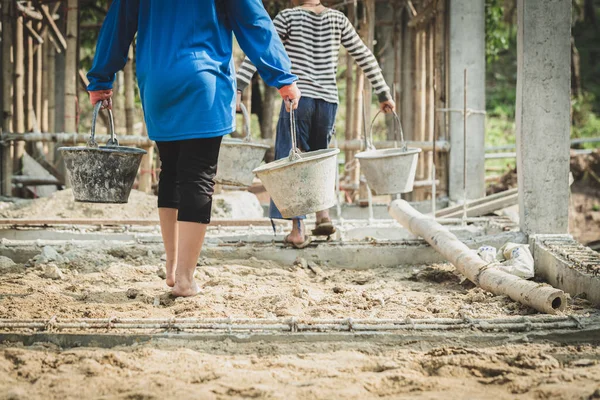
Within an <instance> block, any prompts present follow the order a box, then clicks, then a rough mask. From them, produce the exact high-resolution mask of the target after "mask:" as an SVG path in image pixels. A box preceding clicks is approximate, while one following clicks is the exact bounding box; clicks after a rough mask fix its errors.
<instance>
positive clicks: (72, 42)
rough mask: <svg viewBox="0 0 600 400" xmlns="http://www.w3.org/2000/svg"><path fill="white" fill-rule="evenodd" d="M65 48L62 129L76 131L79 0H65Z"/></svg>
mask: <svg viewBox="0 0 600 400" xmlns="http://www.w3.org/2000/svg"><path fill="white" fill-rule="evenodd" d="M66 15H67V18H66V20H67V35H66V36H67V38H66V42H67V50H66V55H65V56H66V59H65V84H64V87H65V104H64V108H65V113H64V116H63V118H64V121H65V122H64V129H65V131H66V132H77V71H78V64H79V62H78V60H77V40H78V38H77V30H78V28H77V27H78V15H79V0H67V11H66Z"/></svg>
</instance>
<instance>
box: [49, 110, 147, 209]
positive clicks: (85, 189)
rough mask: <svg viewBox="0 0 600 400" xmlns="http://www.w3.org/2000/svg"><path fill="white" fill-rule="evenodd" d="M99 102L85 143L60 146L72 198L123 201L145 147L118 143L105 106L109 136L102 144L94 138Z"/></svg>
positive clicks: (98, 201) (127, 193) (109, 112)
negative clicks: (71, 189) (75, 145)
mask: <svg viewBox="0 0 600 400" xmlns="http://www.w3.org/2000/svg"><path fill="white" fill-rule="evenodd" d="M101 107H102V102H99V103H98V104H96V106H95V107H94V113H93V116H92V134H91V137H90V140H89V141H88V143H87V146H85V147H61V148H59V149H58V150H59V151H60V152H61V153H62V156H63V159H64V161H65V166H66V169H67V175H68V178H69V180H70V182H71V186H72V188H73V195H74V197H75V201H78V202H84V203H127V200H128V199H129V193H130V192H131V187H132V186H133V182H134V181H135V177H136V175H137V171H138V169H139V167H140V163H141V161H142V156H143V155H144V154H146V151H145V150H141V149H137V148H134V147H124V146H119V142H118V141H117V139H116V137H115V129H114V122H113V116H112V112H111V111H110V110H108V116H109V122H110V135H111V138H110V140H109V141H108V143H107V144H106V146H98V144H97V143H96V141H95V133H96V118H97V116H98V112H99V111H100V108H101Z"/></svg>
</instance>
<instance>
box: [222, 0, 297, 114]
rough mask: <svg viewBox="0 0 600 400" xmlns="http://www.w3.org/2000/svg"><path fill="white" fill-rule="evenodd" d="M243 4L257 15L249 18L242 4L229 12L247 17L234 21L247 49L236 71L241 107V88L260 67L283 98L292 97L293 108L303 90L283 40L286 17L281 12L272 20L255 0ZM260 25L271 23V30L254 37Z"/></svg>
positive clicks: (237, 34)
mask: <svg viewBox="0 0 600 400" xmlns="http://www.w3.org/2000/svg"><path fill="white" fill-rule="evenodd" d="M246 3H248V4H246ZM253 3H256V4H253ZM244 4H245V7H247V8H251V9H253V10H254V12H255V13H256V17H254V18H250V20H249V19H248V17H247V13H245V12H244V11H243V10H240V9H241V8H245V7H239V5H238V7H237V8H235V7H234V10H232V11H231V12H230V15H232V14H233V15H234V16H237V17H238V18H239V19H245V22H242V21H238V22H237V23H234V24H233V30H234V32H235V34H236V38H237V40H238V42H239V43H240V47H241V48H242V50H243V51H244V53H246V58H245V59H244V61H243V62H242V65H241V66H240V69H239V71H238V72H237V88H238V92H237V104H238V109H239V104H240V102H241V96H242V92H243V90H244V89H245V88H246V87H247V86H248V85H249V84H250V82H251V80H252V76H253V75H254V74H255V73H256V71H257V70H258V73H259V74H260V76H261V78H263V80H264V81H265V83H266V84H267V85H269V86H273V87H276V88H277V89H278V90H279V94H280V95H281V97H282V98H283V99H284V100H290V101H292V103H293V106H294V108H296V107H298V101H299V100H300V90H299V89H298V87H297V86H296V81H297V80H298V78H297V77H296V76H295V75H293V74H292V73H291V72H290V71H291V62H290V59H289V57H288V55H287V53H286V52H285V49H284V47H283V43H282V41H283V42H285V40H286V38H287V36H286V35H287V29H286V23H285V21H284V20H283V18H282V17H281V14H279V15H277V16H276V17H275V19H274V20H273V21H272V22H271V19H270V17H269V15H268V14H267V12H266V11H265V9H264V7H263V6H262V4H261V3H260V2H258V1H256V0H253V1H249V2H245V3H244ZM245 14H246V15H245ZM257 26H263V27H266V26H269V32H271V34H270V35H267V36H266V37H265V36H264V35H262V36H260V37H256V38H253V37H252V36H253V35H252V33H254V32H255V31H256V32H258V29H257V28H256V27H257ZM273 27H274V28H273ZM286 104H287V102H286Z"/></svg>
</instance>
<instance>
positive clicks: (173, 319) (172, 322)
mask: <svg viewBox="0 0 600 400" xmlns="http://www.w3.org/2000/svg"><path fill="white" fill-rule="evenodd" d="M174 324H175V317H171V318H169V321H168V322H167V330H169V331H170V330H171V329H173V325H174Z"/></svg>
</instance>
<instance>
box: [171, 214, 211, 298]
mask: <svg viewBox="0 0 600 400" xmlns="http://www.w3.org/2000/svg"><path fill="white" fill-rule="evenodd" d="M207 226H208V225H207V224H200V223H197V222H185V221H179V222H178V231H179V232H178V234H179V240H178V241H177V271H176V272H175V286H174V287H173V295H175V296H181V297H186V296H193V295H195V294H197V293H198V292H199V291H200V288H199V287H198V285H197V284H196V281H195V280H194V271H195V270H196V264H197V263H198V257H200V251H201V250H202V244H204V236H205V235H206V227H207Z"/></svg>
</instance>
